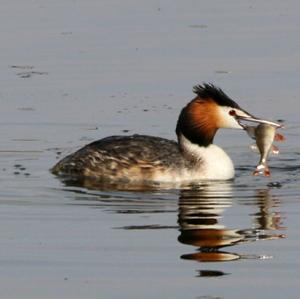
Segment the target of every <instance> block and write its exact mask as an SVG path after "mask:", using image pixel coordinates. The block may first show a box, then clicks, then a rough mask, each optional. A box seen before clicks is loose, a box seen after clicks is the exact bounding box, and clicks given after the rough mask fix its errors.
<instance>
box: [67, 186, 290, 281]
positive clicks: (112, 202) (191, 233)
mask: <svg viewBox="0 0 300 299" xmlns="http://www.w3.org/2000/svg"><path fill="white" fill-rule="evenodd" d="M64 183H65V185H66V186H67V190H68V191H71V192H73V193H75V194H76V199H77V200H78V201H79V202H80V204H83V201H88V204H89V205H91V206H97V207H100V208H104V209H105V210H106V212H113V213H118V214H139V215H141V214H152V215H154V214H163V213H172V214H173V213H176V212H177V211H178V225H179V231H180V235H179V237H178V241H179V242H180V243H183V244H187V245H191V246H195V247H197V250H196V251H195V252H192V253H187V254H183V255H181V258H182V259H186V260H195V261H198V262H221V261H222V262H225V261H234V260H239V259H241V258H243V259H249V258H260V259H264V258H268V256H257V255H245V254H241V253H237V252H236V248H237V247H234V248H235V250H234V251H233V250H230V249H229V248H231V247H232V246H234V245H238V244H245V243H249V242H255V241H258V240H270V239H278V238H283V237H284V235H282V234H279V233H278V231H279V230H283V229H285V228H284V227H283V226H282V220H283V217H282V215H281V213H280V212H274V209H276V210H278V208H279V207H280V202H279V199H278V198H277V197H276V196H274V195H272V194H271V192H270V190H272V189H269V188H267V187H265V188H264V189H256V190H253V189H252V188H250V187H247V186H245V185H244V186H236V185H234V183H233V182H207V183H205V184H199V185H193V186H185V187H184V188H182V189H181V190H180V191H179V192H178V189H168V187H169V186H165V185H164V186H162V185H159V186H153V185H152V186H151V185H146V186H144V185H143V186H141V185H137V186H135V185H132V184H130V185H128V184H126V183H124V184H120V183H118V185H112V184H106V183H105V184H104V183H101V184H99V182H96V181H91V180H89V181H87V180H85V181H83V182H82V181H78V180H76V181H75V180H64ZM70 187H71V188H70ZM82 187H83V188H82ZM163 187H166V189H165V190H164V188H163ZM116 189H117V190H119V191H120V190H122V191H126V192H119V191H116ZM113 190H114V191H113ZM178 197H179V199H178V206H177V198H178ZM237 206H238V208H239V210H238V212H237V213H236V210H235V209H236V208H237ZM243 206H246V209H247V211H248V209H251V211H253V209H255V212H254V213H252V214H249V212H246V215H247V216H249V215H250V218H249V217H241V215H240V213H241V210H240V208H241V207H243ZM233 215H235V216H240V218H238V219H235V218H233V217H232V216H233ZM162 217H163V216H162ZM248 218H249V219H250V221H249V219H248ZM148 219H149V220H150V221H151V217H149V218H148ZM156 219H157V217H156ZM234 220H235V221H234ZM245 220H246V221H247V222H249V224H246V227H242V226H245V224H243V223H244V221H245ZM136 221H137V223H130V224H129V225H128V224H127V225H122V226H118V227H114V228H119V229H124V230H157V229H159V230H162V229H164V230H165V229H178V226H176V225H175V223H171V224H170V225H165V224H163V223H164V221H162V220H161V221H160V222H159V221H158V223H157V222H155V223H151V222H150V223H144V222H142V223H140V219H139V218H136ZM233 221H234V222H233ZM228 222H230V223H234V224H231V225H230V226H233V227H229V226H228V225H227V224H226V223H228ZM224 248H226V250H225V249H224ZM226 274H228V273H224V272H223V271H219V270H215V269H214V270H211V269H209V270H208V269H205V270H203V269H201V270H198V275H197V276H198V277H211V276H221V275H226Z"/></svg>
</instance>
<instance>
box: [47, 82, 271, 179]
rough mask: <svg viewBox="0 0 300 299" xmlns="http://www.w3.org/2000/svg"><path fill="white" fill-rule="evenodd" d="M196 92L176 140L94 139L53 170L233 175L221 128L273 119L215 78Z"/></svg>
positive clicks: (85, 175)
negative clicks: (254, 111)
mask: <svg viewBox="0 0 300 299" xmlns="http://www.w3.org/2000/svg"><path fill="white" fill-rule="evenodd" d="M193 92H194V93H195V94H196V96H195V98H193V99H192V100H191V101H190V102H188V103H187V104H186V106H185V107H184V108H183V109H182V110H181V112H180V114H179V117H178V121H177V125H176V135H177V141H174V140H169V139H165V138H161V137H156V136H148V135H139V134H134V135H130V136H109V137H106V138H103V139H100V140H98V141H94V142H92V143H90V144H88V145H86V146H84V147H82V148H81V149H79V150H77V151H76V152H74V153H72V154H70V155H68V156H66V157H65V158H63V159H62V160H60V161H59V162H58V163H57V164H56V165H55V166H54V167H53V168H52V169H51V172H52V173H53V174H55V175H57V176H59V177H69V178H73V179H93V180H96V181H99V182H125V183H130V182H134V183H145V182H157V183H184V182H196V181H202V180H231V179H233V178H234V175H235V170H234V165H233V162H232V160H231V159H230V157H229V156H228V155H227V153H226V152H225V151H224V150H223V149H222V148H221V147H219V146H217V145H216V144H214V137H215V135H216V133H217V131H218V129H221V128H231V129H244V126H243V124H242V121H252V122H256V123H272V122H271V121H267V120H264V119H260V118H256V117H254V116H253V115H251V114H250V113H248V112H247V111H245V110H244V109H242V108H241V107H240V106H239V105H238V104H237V103H236V102H235V101H233V100H232V99H231V98H230V97H229V96H228V95H227V94H226V93H225V92H224V91H223V90H222V89H220V88H218V87H216V86H215V85H213V84H211V83H202V84H200V85H196V86H195V87H194V88H193Z"/></svg>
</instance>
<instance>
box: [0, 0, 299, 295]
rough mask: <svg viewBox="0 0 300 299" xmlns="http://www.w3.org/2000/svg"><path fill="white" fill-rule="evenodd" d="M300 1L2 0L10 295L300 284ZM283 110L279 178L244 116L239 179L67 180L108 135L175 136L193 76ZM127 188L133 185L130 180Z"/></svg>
mask: <svg viewBox="0 0 300 299" xmlns="http://www.w3.org/2000/svg"><path fill="white" fill-rule="evenodd" d="M299 20H300V4H299V3H298V2H297V1H292V0H291V1H276V0H275V1H252V0H248V1H233V0H229V1H192V0H188V1H177V0H175V1H174V0H173V1H167V0H166V1H158V0H157V1H154V0H151V1H136V0H125V1H93V0H87V1H75V0H72V1H71V0H70V1H68V0H63V1H57V0H54V1H38V0H35V1H33V0H32V1H21V0H19V1H18V0H12V1H2V3H1V9H0V24H1V26H0V32H1V34H0V36H1V52H0V53H1V54H0V80H1V89H0V103H1V109H0V136H1V143H0V186H1V188H0V242H1V245H0V265H1V266H0V287H1V297H2V298H20V297H21V296H22V297H23V298H118V297H123V298H154V297H155V298H202V299H203V298H206V299H207V298H210V299H212V298H296V297H297V295H298V292H299V278H300V270H299V269H300V267H299V258H298V256H299V246H300V242H299V237H300V236H299V222H300V220H299V214H300V211H299V209H300V203H299V194H300V187H299V175H300V170H299V166H300V165H299V116H298V114H299V86H300V77H299V69H300V54H299V53H300V34H299V33H300V32H299V28H300V26H299V25H300V21H299ZM203 81H205V82H212V83H214V84H216V85H218V86H220V87H222V88H223V89H224V90H225V91H226V92H227V93H228V94H229V95H230V96H231V97H232V98H233V99H234V100H236V101H237V102H238V103H239V104H240V105H241V106H242V107H243V108H244V109H246V110H248V111H249V112H251V113H253V114H255V115H258V116H264V117H267V118H269V119H274V120H278V119H281V120H284V122H285V124H286V129H285V130H284V131H283V132H282V133H284V135H285V136H286V138H287V140H286V142H285V143H282V144H279V145H278V146H279V148H280V150H281V153H280V155H279V156H278V157H273V158H271V159H270V167H271V171H272V177H271V178H264V177H252V176H251V173H252V171H253V169H254V167H255V165H256V163H257V161H258V155H257V154H256V153H252V152H251V151H250V150H249V144H250V143H251V140H250V139H249V138H248V137H247V136H246V134H245V133H244V132H242V131H233V130H231V131H230V130H228V131H226V130H224V131H220V132H219V133H218V136H217V138H216V143H217V144H219V145H221V146H222V147H223V148H224V149H225V150H226V151H227V152H228V154H229V155H230V156H231V157H232V159H233V160H234V162H235V166H236V175H237V177H236V179H235V181H234V182H232V183H213V182H211V183H207V184H202V185H199V186H196V187H194V188H192V189H189V188H184V189H181V190H180V189H169V190H167V189H157V190H126V188H124V186H120V188H119V189H121V190H112V189H109V188H104V189H102V190H99V189H97V188H96V187H95V186H93V185H87V186H76V185H74V184H73V185H72V184H65V183H64V182H62V181H60V180H58V179H57V178H55V177H54V176H52V175H51V174H50V172H49V168H50V167H51V166H52V165H54V163H55V162H56V161H57V159H58V158H61V157H62V156H64V155H66V154H68V153H70V152H72V151H74V150H76V149H78V148H79V147H80V146H83V145H84V144H86V143H88V142H90V141H92V140H96V139H100V138H102V137H105V136H108V135H112V134H133V133H140V134H151V135H156V136H161V137H165V138H171V139H174V138H175V133H174V129H175V124H176V120H177V117H178V114H179V112H180V109H181V108H182V107H183V106H184V105H185V104H186V102H187V101H189V100H190V99H192V97H193V94H192V92H191V90H192V87H193V85H196V84H199V83H201V82H203ZM124 189H125V190H124Z"/></svg>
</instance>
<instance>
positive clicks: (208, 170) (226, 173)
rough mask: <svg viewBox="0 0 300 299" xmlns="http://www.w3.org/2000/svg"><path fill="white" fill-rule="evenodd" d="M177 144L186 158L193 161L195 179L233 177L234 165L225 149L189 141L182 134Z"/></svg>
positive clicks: (227, 178)
mask: <svg viewBox="0 0 300 299" xmlns="http://www.w3.org/2000/svg"><path fill="white" fill-rule="evenodd" d="M178 139H179V144H180V147H181V150H182V152H183V155H184V157H185V158H186V159H189V160H191V161H194V162H195V166H194V167H193V170H192V171H193V172H194V174H193V175H194V176H195V179H210V180H229V179H232V178H233V177H234V166H233V163H232V161H231V159H230V158H229V156H228V155H227V154H226V153H225V151H224V150H223V149H222V148H220V147H219V146H217V145H215V144H210V145H209V146H207V147H204V146H199V145H198V144H194V143H192V142H190V141H189V140H188V139H187V138H185V137H184V136H183V135H182V134H181V135H180V136H178Z"/></svg>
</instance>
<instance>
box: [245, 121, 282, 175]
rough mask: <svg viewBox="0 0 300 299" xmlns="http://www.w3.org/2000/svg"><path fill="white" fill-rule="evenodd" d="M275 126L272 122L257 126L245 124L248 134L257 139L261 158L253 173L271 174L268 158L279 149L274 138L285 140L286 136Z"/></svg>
mask: <svg viewBox="0 0 300 299" xmlns="http://www.w3.org/2000/svg"><path fill="white" fill-rule="evenodd" d="M277 128H278V127H275V126H273V125H270V124H259V125H258V126H257V127H254V126H244V129H245V130H246V131H247V133H248V135H249V136H250V137H252V138H253V139H255V140H256V145H257V148H258V150H259V152H260V160H259V163H258V165H257V166H256V169H255V170H254V172H253V175H259V174H260V173H263V174H264V176H270V175H271V172H270V169H269V167H268V165H267V158H268V156H269V154H270V153H271V152H273V153H274V154H278V153H279V150H278V148H277V147H275V146H274V145H273V141H274V139H275V140H276V141H283V140H284V139H285V138H284V136H283V135H281V134H278V133H276V129H277Z"/></svg>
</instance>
